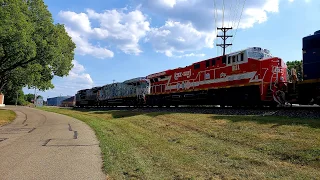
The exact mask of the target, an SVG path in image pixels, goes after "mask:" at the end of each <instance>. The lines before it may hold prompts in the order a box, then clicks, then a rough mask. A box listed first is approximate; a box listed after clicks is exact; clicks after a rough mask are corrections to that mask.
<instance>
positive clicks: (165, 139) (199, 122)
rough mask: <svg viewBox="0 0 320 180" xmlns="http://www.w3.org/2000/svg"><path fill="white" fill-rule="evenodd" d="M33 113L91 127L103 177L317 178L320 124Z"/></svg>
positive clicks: (319, 175)
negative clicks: (65, 117)
mask: <svg viewBox="0 0 320 180" xmlns="http://www.w3.org/2000/svg"><path fill="white" fill-rule="evenodd" d="M41 109H43V110H47V111H53V112H58V113H61V114H65V115H69V116H72V117H75V118H77V119H80V120H82V121H84V122H86V123H87V124H88V125H89V126H91V127H92V128H93V129H94V130H95V132H96V135H97V137H98V139H99V140H100V147H101V150H102V153H103V158H104V159H103V160H104V171H105V173H106V174H107V175H108V176H109V177H110V178H111V179H113V178H114V179H127V178H129V179H232V178H235V179H274V178H281V179H283V178H284V179H317V178H320V120H308V119H301V120H300V119H292V118H277V117H258V116H219V115H212V114H211V115H210V114H187V113H163V112H160V113H143V112H133V111H77V110H71V109H58V108H41Z"/></svg>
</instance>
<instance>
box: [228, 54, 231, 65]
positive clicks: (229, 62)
mask: <svg viewBox="0 0 320 180" xmlns="http://www.w3.org/2000/svg"><path fill="white" fill-rule="evenodd" d="M228 64H231V56H229V57H228Z"/></svg>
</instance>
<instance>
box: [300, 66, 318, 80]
mask: <svg viewBox="0 0 320 180" xmlns="http://www.w3.org/2000/svg"><path fill="white" fill-rule="evenodd" d="M319 78H320V62H316V63H309V64H303V79H304V80H309V79H319Z"/></svg>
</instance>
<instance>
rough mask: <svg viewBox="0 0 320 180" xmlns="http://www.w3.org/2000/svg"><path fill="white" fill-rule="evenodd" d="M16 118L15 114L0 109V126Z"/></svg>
mask: <svg viewBox="0 0 320 180" xmlns="http://www.w3.org/2000/svg"><path fill="white" fill-rule="evenodd" d="M15 118H16V113H14V112H13V111H10V110H4V109H0V126H3V125H6V124H8V123H10V122H11V121H13V120H14V119H15Z"/></svg>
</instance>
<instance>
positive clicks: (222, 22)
mask: <svg viewBox="0 0 320 180" xmlns="http://www.w3.org/2000/svg"><path fill="white" fill-rule="evenodd" d="M222 3H223V8H222V27H223V25H224V0H223V2H222Z"/></svg>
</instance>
